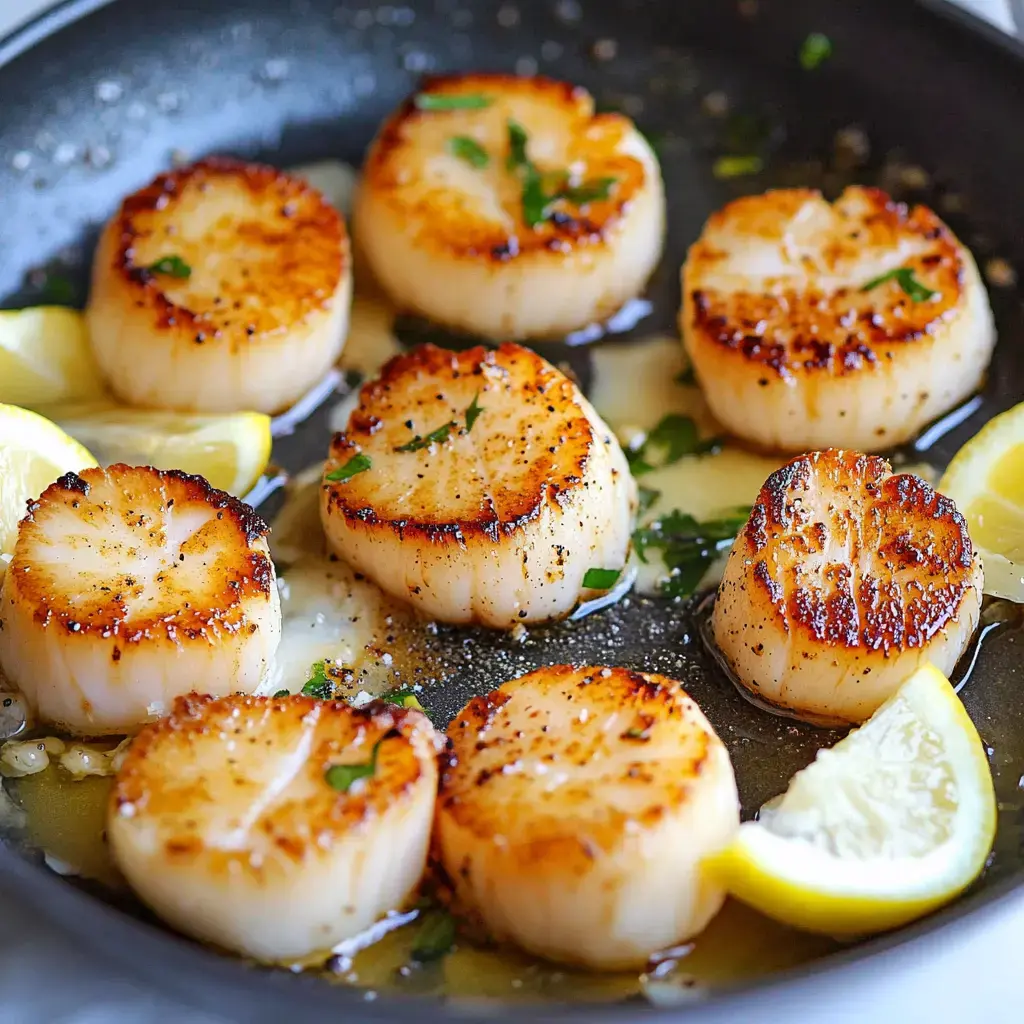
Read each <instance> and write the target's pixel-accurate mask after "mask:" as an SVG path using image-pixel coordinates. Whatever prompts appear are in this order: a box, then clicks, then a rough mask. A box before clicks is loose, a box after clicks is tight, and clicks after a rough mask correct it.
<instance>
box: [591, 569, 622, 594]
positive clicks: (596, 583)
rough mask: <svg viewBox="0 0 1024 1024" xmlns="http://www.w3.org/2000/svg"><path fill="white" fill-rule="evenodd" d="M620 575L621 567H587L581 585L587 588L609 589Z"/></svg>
mask: <svg viewBox="0 0 1024 1024" xmlns="http://www.w3.org/2000/svg"><path fill="white" fill-rule="evenodd" d="M621 575H622V570H621V569H588V570H587V571H586V572H585V573H584V574H583V586H584V587H586V588H587V589H588V590H611V588H612V587H614V586H615V582H616V580H618V578H619V577H620V576H621Z"/></svg>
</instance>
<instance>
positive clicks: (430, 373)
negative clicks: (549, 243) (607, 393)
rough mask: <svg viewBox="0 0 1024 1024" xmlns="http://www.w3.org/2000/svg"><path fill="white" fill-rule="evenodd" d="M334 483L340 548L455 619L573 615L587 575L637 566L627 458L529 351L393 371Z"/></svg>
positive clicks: (343, 454) (386, 583)
mask: <svg viewBox="0 0 1024 1024" xmlns="http://www.w3.org/2000/svg"><path fill="white" fill-rule="evenodd" d="M360 464H362V466H363V468H362V470H361V471H360V472H358V473H355V474H352V475H349V472H350V470H351V469H352V468H354V467H355V466H358V465H360ZM339 477H341V479H339ZM324 481H325V482H324V490H323V495H322V501H321V517H322V520H323V523H324V529H325V532H326V534H327V538H328V542H329V544H330V545H331V547H332V548H333V549H334V550H335V551H336V552H337V553H338V554H340V555H342V556H343V557H344V558H345V559H346V560H347V561H348V562H350V564H352V565H353V566H354V567H355V568H356V569H358V570H360V571H362V572H364V573H366V574H367V575H368V576H369V577H370V578H371V579H373V580H374V581H375V582H376V583H377V584H378V585H379V586H381V587H382V588H383V589H384V590H386V591H387V592H388V593H391V594H393V595H394V596H396V597H399V598H403V599H405V600H408V601H410V602H411V603H413V604H414V605H416V606H417V607H419V608H421V609H422V610H423V611H425V612H426V613H427V614H430V615H432V616H436V617H438V618H441V619H444V620H447V621H452V622H471V621H478V622H483V623H486V624H489V625H495V626H499V627H509V626H512V625H514V624H515V623H516V622H518V621H527V620H528V621H535V620H538V619H546V618H552V617H557V616H559V615H564V614H567V613H568V612H569V611H571V610H572V608H573V607H574V606H575V604H576V603H577V601H578V599H579V597H580V595H581V592H583V590H584V588H583V586H582V580H583V577H584V575H585V574H586V571H587V569H590V568H594V567H602V568H614V569H621V568H622V567H623V565H624V564H625V558H626V553H627V551H628V544H629V528H630V515H631V508H632V503H633V500H634V487H633V483H632V479H631V477H630V475H629V471H628V468H627V466H626V462H625V458H624V456H623V454H622V451H621V449H620V448H619V446H618V443H617V441H616V440H615V438H614V437H613V436H612V434H611V431H610V430H609V429H608V428H607V427H606V426H605V425H604V424H603V423H602V422H601V420H600V418H599V417H598V416H597V414H596V413H595V412H594V410H593V409H592V408H591V406H590V404H589V403H588V402H587V401H586V399H585V398H584V397H583V396H582V395H581V394H580V392H579V389H578V388H577V387H576V386H575V385H574V384H573V383H572V382H571V381H570V380H569V379H568V378H567V377H566V376H565V375H564V374H562V373H561V372H560V371H558V370H557V369H555V368H554V367H553V366H551V365H550V364H549V363H547V362H545V361H544V360H543V359H541V358H540V357H539V356H538V355H536V354H535V353H533V352H531V351H529V350H527V349H524V348H521V347H519V346H518V345H513V344H505V345H502V346H501V347H500V348H498V349H496V350H489V349H485V348H482V347H479V348H473V349H469V350H466V351H462V352H453V351H448V350H445V349H440V348H435V347H434V346H432V345H425V346H422V347H420V348H418V349H416V350H415V351H413V352H410V353H408V354H405V355H401V356H397V357H395V358H394V359H392V360H391V361H390V362H389V363H388V364H387V365H386V366H385V367H384V369H383V371H382V373H381V376H380V378H379V379H378V380H376V381H372V382H370V383H368V384H367V385H365V386H364V387H363V390H362V392H361V394H360V402H359V406H358V407H357V408H356V410H355V411H354V412H353V413H352V416H351V418H350V420H349V424H348V428H347V430H346V431H345V432H344V433H341V434H337V435H336V436H335V437H334V439H333V441H332V444H331V451H330V456H329V458H328V461H327V465H326V467H325V477H324Z"/></svg>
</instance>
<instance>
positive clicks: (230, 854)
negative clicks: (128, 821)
mask: <svg viewBox="0 0 1024 1024" xmlns="http://www.w3.org/2000/svg"><path fill="white" fill-rule="evenodd" d="M431 732H432V730H431V728H430V723H429V722H428V721H427V719H426V717H425V716H424V715H423V714H422V713H421V712H418V711H411V710H408V709H404V708H399V707H397V706H395V705H391V704H384V703H381V702H373V703H372V704H370V705H367V706H365V707H362V708H354V707H352V706H351V705H350V704H348V703H347V702H346V701H324V700H319V699H317V698H315V697H302V696H293V697H254V696H247V695H244V694H232V695H231V696H229V697H219V698H214V697H209V696H201V695H199V694H195V693H192V694H188V695H187V696H184V697H178V698H177V699H176V700H175V702H174V706H173V707H172V708H171V713H170V714H169V715H167V717H165V718H162V719H160V721H158V722H154V723H153V724H152V725H148V726H146V727H145V728H144V729H143V730H142V731H141V732H140V733H139V735H138V736H137V737H136V738H135V739H134V740H133V741H132V744H131V746H130V747H129V749H128V754H127V756H126V757H125V760H124V762H123V764H122V766H121V769H120V771H119V772H118V775H117V782H116V784H115V786H114V789H113V792H112V794H111V797H110V801H111V814H114V815H117V814H121V815H124V816H125V817H129V818H138V819H142V820H146V819H148V820H149V821H150V822H152V823H153V826H154V827H155V828H156V829H157V831H158V832H164V833H166V837H165V841H164V851H165V853H166V854H167V855H168V856H171V857H174V858H175V859H176V860H178V861H186V860H190V859H198V858H202V859H203V861H204V863H205V867H206V870H207V871H209V872H211V873H212V874H219V875H223V876H227V875H228V874H229V873H232V872H237V871H242V872H245V873H247V874H251V875H252V876H253V877H254V878H256V879H259V878H260V877H262V876H263V875H265V874H266V873H267V872H273V871H277V870H280V869H281V867H282V865H281V861H282V860H284V861H291V862H293V863H302V861H303V860H304V859H306V858H309V857H317V856H322V855H323V853H324V851H326V850H327V849H329V848H330V846H331V845H332V844H334V843H336V842H337V841H338V840H339V839H340V838H342V837H343V836H345V835H346V834H348V833H349V832H351V831H352V830H354V829H359V828H361V827H362V826H363V825H364V824H366V823H367V822H370V821H373V820H374V819H376V818H377V817H379V816H380V815H381V814H383V813H384V812H385V811H387V809H388V808H389V807H391V806H392V805H393V804H394V803H395V802H396V801H401V800H403V799H408V798H410V796H411V795H412V793H413V791H414V788H415V787H416V786H417V785H418V783H419V782H420V781H421V780H422V779H423V776H424V770H423V765H422V764H421V761H420V759H419V757H418V756H417V748H416V746H414V745H413V744H412V743H410V742H409V741H410V740H411V739H417V742H418V744H419V746H422V745H423V743H426V744H427V746H428V747H429V745H430V742H432V741H430V740H429V734H430V733H431ZM420 734H422V735H420ZM396 737H401V738H403V739H404V740H405V742H398V743H393V742H392V740H393V739H395V738H396ZM423 737H427V739H426V740H424V738H423ZM215 738H219V739H220V747H221V751H220V756H218V755H217V754H216V751H215V750H213V749H212V747H211V740H212V739H215ZM378 742H379V743H380V746H379V747H378V748H377V759H376V765H377V771H375V772H374V773H373V774H372V775H369V776H367V777H366V779H365V780H364V782H363V784H362V785H360V786H353V787H352V791H351V792H344V793H343V792H340V791H339V790H337V789H335V788H333V787H332V786H330V785H328V784H327V783H326V781H325V775H326V773H327V771H328V769H329V768H330V767H331V766H332V765H334V764H346V763H368V762H369V761H370V758H371V756H372V752H373V750H374V748H375V747H377V744H378ZM228 744H232V745H233V746H234V747H235V748H237V749H240V750H242V751H245V750H246V748H247V747H253V746H255V747H257V748H258V749H259V751H260V757H259V758H257V759H256V760H260V759H265V760H266V763H267V765H268V767H269V765H270V764H271V763H273V762H274V761H275V759H278V760H281V761H283V760H284V759H287V757H288V754H289V752H294V751H295V750H296V749H298V748H299V747H300V746H301V748H302V749H303V751H304V753H305V759H304V760H303V761H302V763H301V765H300V766H299V771H298V772H297V773H295V774H292V775H290V776H289V781H290V785H289V788H288V790H287V791H286V792H285V794H284V795H283V799H281V800H277V801H274V802H272V803H270V804H269V805H267V806H266V807H264V808H263V813H262V814H260V815H259V817H258V818H257V819H256V820H255V821H252V822H251V823H250V825H249V831H248V839H249V844H250V845H249V846H247V847H246V848H245V849H244V850H240V849H237V848H235V847H234V846H233V844H231V843H226V844H225V843H224V842H223V839H224V833H223V832H222V831H220V830H216V829H215V830H214V831H213V832H209V831H208V830H207V829H208V826H209V824H210V822H211V820H216V819H218V818H222V817H223V816H227V817H230V813H231V812H230V807H231V806H232V805H234V804H237V805H239V806H245V804H246V803H247V802H248V801H250V800H251V801H252V802H253V804H254V805H255V804H258V803H259V800H258V799H257V798H256V794H258V793H259V791H260V790H262V789H264V788H266V786H267V778H266V776H265V775H264V774H261V772H260V771H259V770H258V769H257V770H255V771H254V764H253V759H251V758H249V757H243V758H230V757H228V756H227V755H228V754H229V750H228V749H227V745H228ZM271 752H272V753H271ZM420 753H422V751H420ZM172 764H174V765H178V766H180V768H179V771H178V772H176V773H175V774H174V775H172V776H170V777H168V775H167V772H166V769H167V766H168V765H172ZM126 805H131V810H130V811H127V812H126V811H125V806H126ZM225 824H227V823H226V822H223V821H222V828H223V826H224V825H225ZM253 851H258V852H259V853H260V854H261V855H262V856H257V857H253V856H251V853H252V852H253Z"/></svg>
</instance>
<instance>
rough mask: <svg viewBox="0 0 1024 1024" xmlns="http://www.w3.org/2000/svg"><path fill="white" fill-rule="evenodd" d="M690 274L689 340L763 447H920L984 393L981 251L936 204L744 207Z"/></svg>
mask: <svg viewBox="0 0 1024 1024" xmlns="http://www.w3.org/2000/svg"><path fill="white" fill-rule="evenodd" d="M682 278H683V309H682V313H681V328H682V333H683V340H684V342H685V345H686V350H687V352H688V353H689V355H690V359H691V360H692V362H693V366H694V369H695V371H696V375H697V378H698V380H699V381H700V385H701V388H702V389H703V390H704V393H705V395H706V397H707V400H708V404H709V405H710V407H711V410H712V412H713V413H714V415H715V416H716V417H717V419H718V420H719V421H720V422H721V423H722V424H724V425H725V427H726V428H727V429H728V430H729V431H731V432H732V433H734V434H736V435H737V436H739V437H742V438H745V439H746V440H748V441H752V442H754V443H756V444H758V445H760V446H762V447H767V448H777V449H781V450H784V451H801V452H804V451H809V450H811V449H815V448H825V447H844V448H856V449H859V450H862V451H872V450H874V449H878V448H887V447H891V446H892V445H894V444H898V443H900V442H902V441H905V440H907V439H908V438H911V437H913V436H914V435H915V434H916V433H918V431H920V430H921V428H922V427H923V426H925V425H926V424H927V423H928V422H929V421H931V420H933V419H935V418H936V417H938V416H940V415H941V414H942V413H944V412H946V411H947V410H948V409H951V408H952V407H953V406H955V405H956V404H957V403H958V402H960V401H961V400H963V399H964V398H966V397H967V396H968V395H970V394H971V393H972V392H973V391H975V390H976V389H977V388H978V386H979V384H980V383H981V380H982V376H983V375H984V373H985V369H986V367H987V366H988V363H989V359H990V358H991V355H992V347H993V345H994V344H995V329H994V326H993V321H992V313H991V310H990V308H989V303H988V296H987V295H986V293H985V287H984V285H983V284H982V281H981V277H980V275H979V273H978V268H977V266H976V265H975V262H974V259H973V258H972V256H971V254H970V252H969V251H968V250H967V248H966V247H965V246H964V245H963V244H962V243H961V242H960V241H959V240H958V239H957V238H956V237H955V236H954V235H953V233H952V232H951V231H950V230H949V228H948V227H947V226H946V225H945V224H944V223H943V222H942V221H941V220H939V218H938V217H937V216H936V215H935V213H933V212H932V211H931V210H930V209H928V208H927V207H924V206H915V207H913V208H912V209H909V210H908V209H907V207H906V206H904V205H903V204H901V203H896V202H894V201H893V200H892V199H890V198H889V197H888V196H887V195H886V194H885V193H884V192H881V191H879V190H877V189H870V188H860V187H853V188H848V189H847V190H846V191H845V192H844V193H843V194H842V195H841V196H840V197H839V199H838V200H836V202H835V203H831V204H830V203H828V202H826V200H825V199H823V198H822V196H821V195H820V193H818V192H814V191H811V190H809V189H789V190H781V191H775V192H767V193H765V194H764V195H759V196H747V197H745V198H743V199H738V200H736V201H735V202H732V203H729V204H728V205H727V206H725V207H724V208H723V209H721V210H719V211H718V212H717V213H715V214H714V215H713V216H712V217H711V218H710V219H709V220H708V222H707V224H706V225H705V227H704V232H703V234H702V235H701V237H700V238H699V239H698V241H697V242H696V243H695V244H694V245H693V246H692V247H691V249H690V252H689V255H688V257H687V260H686V264H685V265H684V267H683V274H682Z"/></svg>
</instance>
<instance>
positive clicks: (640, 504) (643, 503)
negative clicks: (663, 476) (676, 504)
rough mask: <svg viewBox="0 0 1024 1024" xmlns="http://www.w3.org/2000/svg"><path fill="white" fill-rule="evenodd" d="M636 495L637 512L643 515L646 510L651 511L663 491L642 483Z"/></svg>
mask: <svg viewBox="0 0 1024 1024" xmlns="http://www.w3.org/2000/svg"><path fill="white" fill-rule="evenodd" d="M636 497H637V510H636V514H637V515H638V516H642V515H643V514H644V513H645V512H647V511H649V509H650V508H651V506H652V505H653V504H654V503H655V502H656V501H657V500H658V499H659V498H660V497H661V491H657V490H655V489H654V488H653V487H644V485H643V484H641V485H640V486H639V487H637V489H636Z"/></svg>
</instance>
